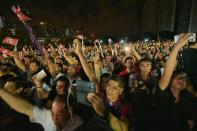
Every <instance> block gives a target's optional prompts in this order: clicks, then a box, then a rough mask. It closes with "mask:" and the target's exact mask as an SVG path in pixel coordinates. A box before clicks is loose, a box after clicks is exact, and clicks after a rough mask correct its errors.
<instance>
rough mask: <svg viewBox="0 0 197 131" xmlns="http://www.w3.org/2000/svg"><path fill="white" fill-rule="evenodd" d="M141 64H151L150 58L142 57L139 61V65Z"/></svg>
mask: <svg viewBox="0 0 197 131" xmlns="http://www.w3.org/2000/svg"><path fill="white" fill-rule="evenodd" d="M141 62H150V63H151V64H152V60H151V59H150V58H147V57H144V58H142V59H140V61H139V64H140V63H141Z"/></svg>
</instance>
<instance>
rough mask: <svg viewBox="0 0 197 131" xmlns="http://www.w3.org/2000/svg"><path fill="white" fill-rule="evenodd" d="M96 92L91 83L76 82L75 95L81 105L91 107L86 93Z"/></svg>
mask: <svg viewBox="0 0 197 131" xmlns="http://www.w3.org/2000/svg"><path fill="white" fill-rule="evenodd" d="M95 91H96V86H95V84H94V83H93V82H90V81H84V80H76V93H77V102H79V103H82V104H84V105H87V106H92V104H91V103H90V102H89V101H88V99H87V95H88V93H94V92H95Z"/></svg>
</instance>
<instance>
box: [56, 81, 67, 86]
mask: <svg viewBox="0 0 197 131" xmlns="http://www.w3.org/2000/svg"><path fill="white" fill-rule="evenodd" d="M64 84H66V82H65V81H62V80H59V81H57V85H64Z"/></svg>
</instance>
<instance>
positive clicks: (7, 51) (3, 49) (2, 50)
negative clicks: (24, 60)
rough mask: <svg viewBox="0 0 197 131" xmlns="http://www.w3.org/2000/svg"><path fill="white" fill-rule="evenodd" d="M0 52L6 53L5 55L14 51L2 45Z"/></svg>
mask: <svg viewBox="0 0 197 131" xmlns="http://www.w3.org/2000/svg"><path fill="white" fill-rule="evenodd" d="M0 52H1V53H2V54H5V55H7V56H8V55H11V53H12V51H10V50H8V49H5V48H3V47H0Z"/></svg>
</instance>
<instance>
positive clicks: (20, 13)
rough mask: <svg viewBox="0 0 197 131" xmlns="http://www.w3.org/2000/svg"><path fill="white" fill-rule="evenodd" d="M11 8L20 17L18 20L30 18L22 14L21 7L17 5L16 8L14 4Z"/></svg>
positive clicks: (23, 20) (24, 20)
mask: <svg viewBox="0 0 197 131" xmlns="http://www.w3.org/2000/svg"><path fill="white" fill-rule="evenodd" d="M12 10H13V12H14V13H15V14H16V15H17V17H18V18H19V19H20V21H22V22H26V21H27V20H31V18H29V17H28V16H26V15H24V14H23V13H22V12H21V9H20V7H19V6H18V8H16V7H15V6H12Z"/></svg>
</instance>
